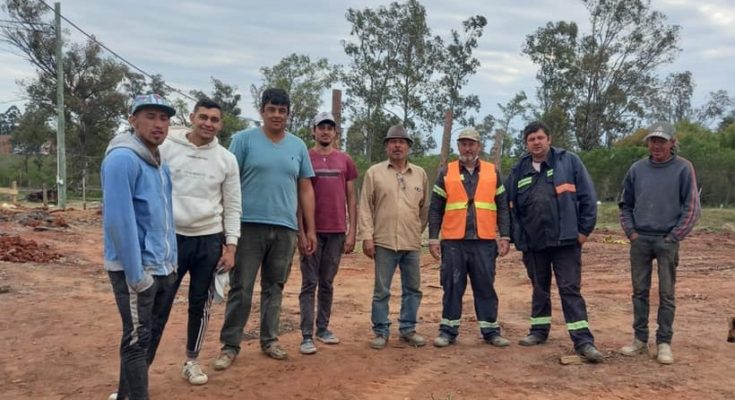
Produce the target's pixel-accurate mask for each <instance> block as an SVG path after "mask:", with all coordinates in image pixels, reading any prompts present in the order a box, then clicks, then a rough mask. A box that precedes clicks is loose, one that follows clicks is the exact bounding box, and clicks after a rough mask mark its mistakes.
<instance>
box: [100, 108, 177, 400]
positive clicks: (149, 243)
mask: <svg viewBox="0 0 735 400" xmlns="http://www.w3.org/2000/svg"><path fill="white" fill-rule="evenodd" d="M175 113H176V110H174V108H173V107H171V105H170V104H169V103H168V101H166V100H165V99H164V98H162V97H161V96H159V95H157V94H148V95H141V96H136V97H135V99H134V100H133V105H132V108H131V115H130V117H129V118H128V121H129V122H130V125H131V126H132V128H133V133H132V134H128V133H124V134H120V135H118V136H116V137H115V138H113V139H112V141H111V142H110V144H109V146H108V147H107V151H106V153H105V159H104V161H103V162H102V172H101V177H102V193H103V204H104V212H103V216H102V226H103V231H104V252H105V261H104V265H105V269H106V270H107V273H108V275H109V276H110V282H111V283H112V290H113V293H114V294H115V301H116V302H117V308H118V311H119V312H120V318H121V320H122V327H123V332H122V341H121V343H120V381H119V384H118V391H117V393H113V394H112V395H110V397H109V399H110V400H112V399H129V400H139V399H143V400H147V399H148V367H149V366H150V365H151V363H152V362H153V358H154V357H155V354H156V349H157V348H158V344H159V342H160V341H161V335H162V334H163V328H164V327H165V325H166V321H167V319H168V312H169V310H170V308H171V307H170V302H171V301H172V300H173V287H174V283H175V282H176V259H177V253H176V231H175V229H174V221H173V212H172V206H171V177H170V173H169V170H168V167H167V166H166V165H165V164H162V163H161V157H160V153H159V152H158V146H159V145H160V144H161V143H163V141H164V139H165V138H166V135H167V134H168V127H169V119H170V118H171V117H172V116H173V115H174V114H175Z"/></svg>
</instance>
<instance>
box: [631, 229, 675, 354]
mask: <svg viewBox="0 0 735 400" xmlns="http://www.w3.org/2000/svg"><path fill="white" fill-rule="evenodd" d="M654 258H655V259H656V264H657V266H658V297H659V304H658V318H657V322H658V330H657V331H656V344H659V343H671V338H672V337H673V335H674V330H673V325H674V312H675V311H676V302H675V297H676V296H675V293H674V286H675V284H676V267H677V266H678V265H679V243H676V242H669V241H666V240H664V237H663V236H648V235H639V236H638V238H637V239H636V240H634V241H632V242H631V244H630V267H631V268H630V272H631V277H632V280H633V315H634V318H633V329H634V330H635V337H636V338H638V340H641V341H643V342H647V341H648V307H649V306H648V295H649V292H650V290H651V272H652V269H653V259H654Z"/></svg>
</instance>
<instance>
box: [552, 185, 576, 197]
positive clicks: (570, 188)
mask: <svg viewBox="0 0 735 400" xmlns="http://www.w3.org/2000/svg"><path fill="white" fill-rule="evenodd" d="M576 191H577V186H575V185H574V184H573V183H562V184H561V185H558V186H557V187H556V195H557V196H559V195H561V194H564V193H567V192H572V193H574V192H576Z"/></svg>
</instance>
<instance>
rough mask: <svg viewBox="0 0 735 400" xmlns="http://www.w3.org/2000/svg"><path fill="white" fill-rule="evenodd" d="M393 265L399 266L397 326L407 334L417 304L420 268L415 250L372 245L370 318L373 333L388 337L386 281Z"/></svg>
mask: <svg viewBox="0 0 735 400" xmlns="http://www.w3.org/2000/svg"><path fill="white" fill-rule="evenodd" d="M396 266H398V267H399V268H400V270H401V313H400V316H399V317H398V330H399V333H400V334H401V335H407V334H409V333H411V332H414V331H415V330H416V315H417V314H418V311H419V305H421V296H422V293H421V269H420V266H419V251H418V250H400V251H393V250H389V249H386V248H384V247H380V246H375V289H374V290H373V310H372V315H371V318H370V319H371V321H372V323H373V332H375V335H376V336H383V337H386V338H387V337H388V336H389V334H390V320H389V319H388V313H389V306H390V285H391V282H392V281H393V274H394V273H395V271H396Z"/></svg>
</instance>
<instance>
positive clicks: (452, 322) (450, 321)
mask: <svg viewBox="0 0 735 400" xmlns="http://www.w3.org/2000/svg"><path fill="white" fill-rule="evenodd" d="M459 323H460V320H458V319H446V318H442V320H441V322H439V324H440V325H446V326H454V327H457V326H459Z"/></svg>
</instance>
